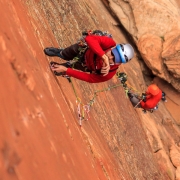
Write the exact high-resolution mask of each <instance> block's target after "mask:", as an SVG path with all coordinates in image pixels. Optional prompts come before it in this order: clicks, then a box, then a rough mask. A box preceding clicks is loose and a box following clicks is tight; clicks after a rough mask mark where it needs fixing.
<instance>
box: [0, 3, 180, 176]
mask: <svg viewBox="0 0 180 180" xmlns="http://www.w3.org/2000/svg"><path fill="white" fill-rule="evenodd" d="M98 10H100V12H99V11H98ZM0 11H1V16H0V23H1V26H0V59H1V67H0V69H1V77H0V84H1V88H0V102H1V109H0V120H1V126H0V149H1V151H0V179H2V180H10V179H14V180H36V179H37V180H51V179H53V180H76V179H77V180H92V179H93V180H120V179H125V180H131V179H132V180H133V179H140V180H141V179H142V180H143V179H148V180H168V179H170V178H171V177H174V176H173V175H174V174H173V175H172V176H171V174H170V173H171V172H173V170H174V171H175V169H173V167H171V169H172V170H169V169H168V168H169V167H170V165H169V166H167V164H168V163H163V162H166V159H167V157H163V153H161V154H157V153H156V152H160V151H159V149H158V147H160V149H161V150H162V149H163V150H164V149H165V150H166V152H167V153H168V152H169V151H168V149H167V147H168V145H167V146H165V145H164V144H166V141H165V140H164V141H163V140H162V139H163V138H162V137H159V136H158V135H157V134H155V133H154V134H153V132H154V131H152V132H151V130H153V128H149V129H147V126H145V125H146V123H147V124H148V123H149V122H150V123H151V124H153V123H154V124H156V123H157V124H158V125H159V126H160V125H161V126H163V125H162V124H163V123H164V124H165V125H166V126H164V127H163V129H165V128H167V129H168V127H171V124H170V125H169V124H168V121H167V119H166V118H171V116H169V114H168V113H167V114H166V112H165V113H163V112H164V111H165V110H162V109H161V111H160V112H158V113H157V114H155V115H149V114H148V116H146V117H145V115H144V114H142V113H141V112H140V110H137V111H135V110H134V109H133V107H132V105H131V104H130V102H129V101H128V99H127V98H126V95H125V93H124V90H123V88H122V87H121V86H120V87H118V88H114V89H112V90H111V91H105V92H102V93H99V94H98V97H96V101H95V103H94V104H93V106H92V107H91V109H90V113H89V114H90V120H89V121H83V122H82V127H81V128H80V126H79V122H78V114H77V104H76V96H75V91H76V93H77V96H78V97H79V98H80V99H81V100H82V103H83V104H87V103H88V102H89V100H90V99H92V97H93V94H94V92H95V91H96V90H103V89H106V88H107V87H108V85H110V86H113V85H117V84H119V82H118V81H117V79H116V77H114V78H113V80H111V81H109V82H107V83H102V84H88V83H85V82H81V81H78V80H75V79H73V85H74V87H75V91H74V90H73V87H72V84H71V83H69V82H68V81H67V80H66V79H64V78H62V77H55V76H54V75H53V73H52V72H51V71H50V69H49V62H50V61H51V60H55V61H59V59H58V58H49V57H46V56H45V55H44V53H43V49H44V48H45V47H46V46H61V47H63V46H66V45H69V44H71V43H73V42H75V41H76V38H77V37H78V36H79V35H80V32H81V31H82V30H83V29H84V28H88V29H95V28H97V29H100V28H102V29H107V30H109V31H111V32H112V33H113V34H114V38H115V39H116V41H119V42H120V41H123V42H126V41H127V40H126V38H125V37H124V36H123V34H122V33H121V31H120V29H119V27H118V26H114V25H113V24H116V21H115V20H114V19H113V18H112V17H111V16H110V15H109V13H108V11H107V10H106V9H105V7H104V6H103V4H102V3H101V1H96V3H95V2H91V3H90V2H88V1H87V2H86V1H76V0H72V1H61V2H58V1H51V2H49V1H40V0H36V1H35V0H27V1H25V2H22V1H20V0H16V1H15V0H9V1H0ZM117 32H118V33H117ZM132 66H133V67H134V70H132V69H131V67H132ZM136 68H137V71H136ZM121 70H125V71H127V72H129V76H130V77H131V78H130V80H129V81H130V83H131V84H132V85H133V82H135V81H137V83H136V86H137V87H141V86H142V83H143V80H142V76H141V74H140V73H139V78H137V77H138V75H137V74H135V73H137V72H140V71H139V69H138V65H137V61H136V58H134V62H130V65H129V66H125V68H124V67H121ZM134 80H135V81H134ZM139 82H140V83H139ZM138 83H139V84H138ZM162 107H163V104H162ZM163 115H164V116H165V115H166V118H165V117H163ZM153 118H154V119H155V120H156V121H155V122H154V121H153V120H154V119H153ZM163 118H164V119H163ZM152 119H153V120H152ZM162 119H163V120H164V121H163V123H162V124H161V123H160V122H161V120H162ZM146 120H147V121H146ZM151 124H150V125H151ZM157 124H156V125H157ZM148 125H149V124H148ZM156 125H154V128H155V132H156V128H157V127H156ZM147 132H148V133H149V134H150V133H152V137H153V138H154V141H153V140H152V141H151V139H150V138H149V137H150V136H147V134H146V133H147ZM165 132H166V131H164V134H165V135H166V133H165ZM162 134H163V133H162ZM156 135H157V137H156ZM171 135H172V137H171V139H172V141H173V140H174V139H177V137H178V131H177V133H174V134H173V132H172V133H171ZM165 137H166V136H165ZM153 138H152V139H153ZM156 138H157V139H158V138H159V139H160V138H161V140H162V142H163V143H164V144H163V143H162V142H161V143H162V144H163V145H162V144H161V143H160V141H158V140H159V139H158V140H157V141H156ZM149 139H150V140H149ZM156 142H157V143H156ZM176 142H179V140H178V139H177V141H176ZM168 143H169V142H168ZM168 143H167V144H168ZM158 145H159V146H158ZM165 150H164V151H163V152H164V154H165ZM168 162H169V161H168ZM168 170H169V171H168ZM169 172H170V173H169ZM173 173H174V172H173ZM171 179H172V178H171Z"/></svg>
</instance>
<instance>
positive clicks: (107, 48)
mask: <svg viewBox="0 0 180 180" xmlns="http://www.w3.org/2000/svg"><path fill="white" fill-rule="evenodd" d="M84 40H85V42H86V43H87V47H88V48H87V49H86V51H85V52H84V53H83V54H81V60H80V61H81V65H82V66H83V68H82V67H81V68H79V67H76V66H77V64H78V63H77V64H76V63H75V65H74V66H73V68H72V67H70V66H69V67H67V66H64V64H62V65H60V64H57V63H55V64H53V63H52V64H51V70H52V71H53V72H55V74H56V75H58V73H60V74H61V73H64V74H65V75H68V76H71V77H74V78H77V79H80V80H83V81H86V82H89V83H99V82H104V81H107V80H109V79H111V78H112V77H113V76H114V75H115V74H116V70H117V69H118V66H119V65H120V64H121V63H127V62H129V61H130V60H131V59H132V58H133V56H134V49H133V47H132V46H131V45H130V44H118V45H116V43H115V41H114V40H113V39H112V38H110V37H107V36H98V35H88V36H86V37H85V39H84ZM80 49H81V46H80V45H79V44H78V43H76V44H73V45H71V46H69V47H67V48H65V49H59V48H54V47H47V48H45V49H44V53H45V54H46V55H48V56H57V57H60V58H61V59H64V60H67V61H70V60H73V59H74V58H75V57H77V56H78V55H79V54H80ZM82 69H83V70H82Z"/></svg>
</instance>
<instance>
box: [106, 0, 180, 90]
mask: <svg viewBox="0 0 180 180" xmlns="http://www.w3.org/2000/svg"><path fill="white" fill-rule="evenodd" d="M109 7H110V8H111V10H112V11H113V13H114V14H115V15H116V17H117V18H118V19H119V21H120V22H121V24H122V25H123V26H124V28H125V29H126V31H127V32H128V33H129V34H130V35H131V36H132V38H133V39H134V41H135V43H136V45H137V47H138V50H139V52H140V54H141V56H142V57H143V59H144V61H145V63H146V65H147V66H148V67H149V68H150V69H151V70H152V73H153V74H154V75H155V76H158V77H160V78H162V79H164V80H166V81H167V82H169V83H171V84H172V85H173V87H174V88H175V89H177V90H178V91H180V76H179V69H180V65H179V64H180V57H179V52H180V44H179V42H180V41H179V32H180V23H179V20H180V10H179V7H178V4H177V3H176V1H175V0H173V1H168V0H153V1H147V0H143V1H135V0H128V1H122V0H118V1H113V0H109ZM151 50H152V51H151ZM156 65H157V66H156ZM155 66H156V67H155Z"/></svg>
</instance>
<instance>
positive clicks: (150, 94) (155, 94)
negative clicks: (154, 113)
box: [128, 84, 163, 110]
mask: <svg viewBox="0 0 180 180" xmlns="http://www.w3.org/2000/svg"><path fill="white" fill-rule="evenodd" d="M162 94H163V92H162V91H161V89H159V87H158V86H157V85H156V84H151V85H149V86H148V88H147V90H146V93H145V94H143V96H144V98H142V99H139V98H138V97H136V96H135V95H133V94H132V93H129V94H128V95H129V98H130V100H131V102H132V104H133V105H134V107H138V108H143V109H145V110H150V109H153V108H155V107H156V105H157V104H158V102H159V101H160V100H161V99H162Z"/></svg>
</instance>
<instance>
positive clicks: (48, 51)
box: [44, 47, 64, 59]
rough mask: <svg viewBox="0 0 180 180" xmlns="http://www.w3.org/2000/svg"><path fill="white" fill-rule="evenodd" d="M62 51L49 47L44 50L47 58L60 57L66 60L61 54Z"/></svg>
mask: <svg viewBox="0 0 180 180" xmlns="http://www.w3.org/2000/svg"><path fill="white" fill-rule="evenodd" d="M62 50H63V49H58V48H54V47H47V48H45V49H44V53H45V54H46V55H47V56H57V57H60V58H62V59H64V57H63V56H62V55H61V54H60V52H61V51H62Z"/></svg>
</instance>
